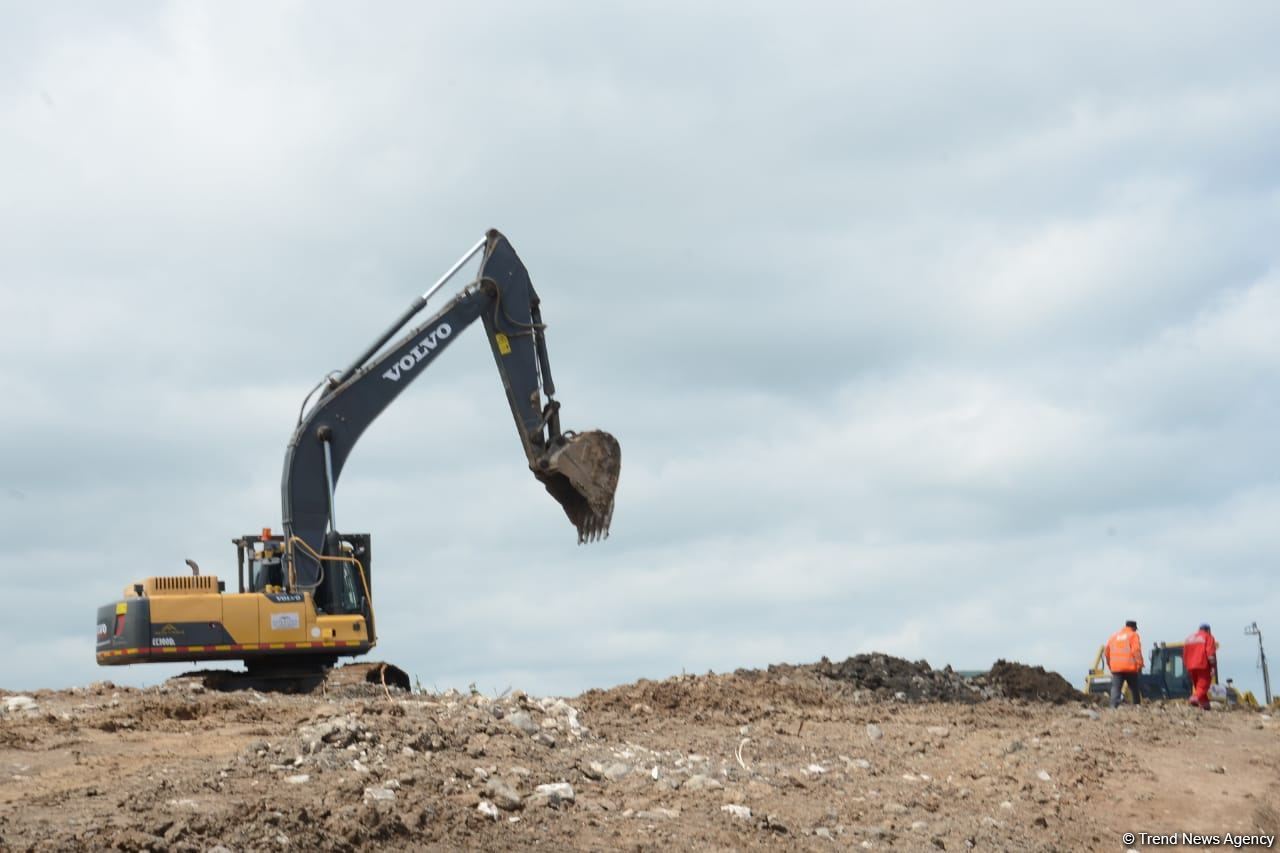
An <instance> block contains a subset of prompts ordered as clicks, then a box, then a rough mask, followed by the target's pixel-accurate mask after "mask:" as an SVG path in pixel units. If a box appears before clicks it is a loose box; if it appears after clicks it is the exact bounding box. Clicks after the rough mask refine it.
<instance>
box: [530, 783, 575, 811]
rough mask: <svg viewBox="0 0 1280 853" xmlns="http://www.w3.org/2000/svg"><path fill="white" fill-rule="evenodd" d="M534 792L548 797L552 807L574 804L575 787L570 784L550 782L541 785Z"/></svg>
mask: <svg viewBox="0 0 1280 853" xmlns="http://www.w3.org/2000/svg"><path fill="white" fill-rule="evenodd" d="M534 792H535V793H537V794H539V795H541V796H544V797H547V798H548V800H550V803H551V805H552V806H556V805H559V804H560V803H572V802H573V798H574V797H573V786H572V785H570V784H569V783H568V782H550V783H548V784H546V785H539V786H538V787H536V788H534Z"/></svg>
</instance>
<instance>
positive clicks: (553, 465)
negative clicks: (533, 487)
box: [534, 430, 622, 545]
mask: <svg viewBox="0 0 1280 853" xmlns="http://www.w3.org/2000/svg"><path fill="white" fill-rule="evenodd" d="M565 438H566V441H565V443H564V444H562V445H560V446H559V447H557V448H556V449H555V450H553V451H551V453H550V454H549V455H548V456H547V458H546V465H545V466H543V465H541V464H539V469H541V470H538V469H535V470H534V474H535V475H536V476H537V478H538V479H539V480H541V481H542V485H543V486H545V487H546V489H547V491H548V492H550V493H551V496H552V497H553V498H555V499H556V500H557V501H558V502H559V503H560V506H562V507H564V512H565V515H567V516H569V520H570V521H571V522H573V526H574V527H576V528H578V544H579V545H581V544H582V543H584V542H594V541H595V540H597V539H602V538H606V537H608V535H609V522H610V520H611V519H612V518H613V494H614V492H616V491H617V490H618V473H619V472H620V471H621V470H622V448H621V447H620V446H619V445H618V440H617V439H616V438H614V437H613V436H612V435H610V434H609V433H607V432H601V431H600V430H590V431H588V432H580V433H572V434H571V433H565Z"/></svg>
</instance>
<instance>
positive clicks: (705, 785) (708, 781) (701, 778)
mask: <svg viewBox="0 0 1280 853" xmlns="http://www.w3.org/2000/svg"><path fill="white" fill-rule="evenodd" d="M722 787H724V786H723V785H721V784H720V782H719V780H717V779H712V778H711V777H710V776H706V775H704V774H702V773H695V774H694V775H692V776H690V777H689V778H688V779H686V780H684V784H683V785H681V786H680V790H681V791H712V790H715V789H716V788H722Z"/></svg>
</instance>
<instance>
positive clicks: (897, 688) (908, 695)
mask: <svg viewBox="0 0 1280 853" xmlns="http://www.w3.org/2000/svg"><path fill="white" fill-rule="evenodd" d="M812 670H813V672H814V673H816V674H817V675H819V676H821V677H823V678H828V679H831V680H833V681H838V682H841V683H843V684H846V685H848V686H850V687H852V688H854V689H855V690H857V691H860V692H861V691H866V692H869V693H871V694H872V695H874V696H875V697H876V698H879V699H897V700H899V701H907V702H979V701H981V700H983V699H989V698H991V695H992V693H991V691H990V690H984V688H983V685H982V684H980V683H977V682H975V681H972V680H971V679H968V678H965V677H964V676H962V675H960V674H959V673H957V672H955V671H953V670H952V669H951V667H949V666H948V667H945V668H943V669H933V668H932V667H930V666H929V663H928V662H927V661H923V660H921V661H915V662H914V663H913V662H911V661H908V660H904V659H902V658H896V657H893V656H892V655H884V654H866V655H855V656H853V657H851V658H846V659H845V660H843V661H841V662H840V663H832V662H831V661H830V660H828V659H826V658H825V657H824V658H823V659H822V660H820V661H818V662H817V663H815V664H813V665H812Z"/></svg>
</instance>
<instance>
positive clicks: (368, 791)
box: [364, 787, 396, 803]
mask: <svg viewBox="0 0 1280 853" xmlns="http://www.w3.org/2000/svg"><path fill="white" fill-rule="evenodd" d="M364 798H365V801H366V802H378V803H389V802H392V801H393V800H395V798H396V792H395V791H393V790H391V789H390V788H373V787H369V788H365V789H364Z"/></svg>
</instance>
